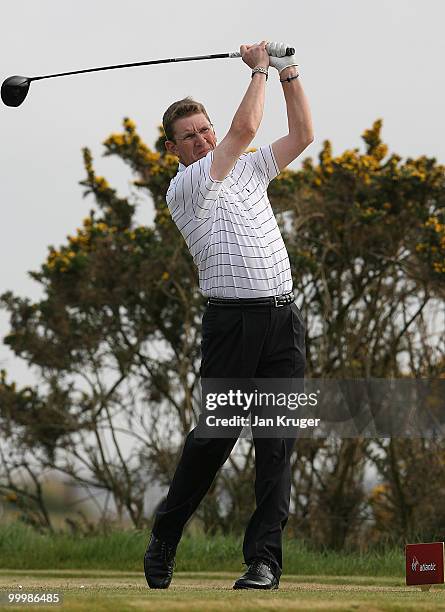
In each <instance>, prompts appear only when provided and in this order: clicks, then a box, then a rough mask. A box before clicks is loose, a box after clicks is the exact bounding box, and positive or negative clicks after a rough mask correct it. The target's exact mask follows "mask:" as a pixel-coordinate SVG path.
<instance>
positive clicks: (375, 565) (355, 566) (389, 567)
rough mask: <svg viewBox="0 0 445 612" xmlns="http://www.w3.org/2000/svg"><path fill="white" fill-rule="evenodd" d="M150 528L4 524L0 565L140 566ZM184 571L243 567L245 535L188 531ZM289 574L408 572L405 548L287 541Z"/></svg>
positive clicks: (182, 550) (181, 561) (181, 560)
mask: <svg viewBox="0 0 445 612" xmlns="http://www.w3.org/2000/svg"><path fill="white" fill-rule="evenodd" d="M148 535H149V534H148V532H144V533H141V532H135V531H121V532H114V533H111V534H110V535H100V536H99V535H96V536H85V537H82V536H72V535H67V534H56V535H41V534H38V533H37V532H36V531H34V530H33V529H31V528H30V527H27V526H25V525H22V524H20V523H10V524H5V525H0V568H4V569H15V570H16V569H18V570H20V569H23V570H25V569H26V570H28V569H67V570H68V569H76V570H78V569H92V570H119V571H130V572H131V571H135V572H139V571H141V567H142V558H143V555H144V551H145V547H146V545H147V540H148ZM176 561H177V570H178V571H181V572H208V571H218V572H240V570H242V568H243V566H242V561H243V557H242V540H241V538H236V537H233V536H225V537H224V536H214V537H204V536H194V537H190V536H185V537H184V538H183V539H182V541H181V543H180V546H179V547H178V554H177V559H176ZM284 571H285V573H286V574H298V575H306V576H311V575H325V576H382V577H384V576H399V577H402V576H404V571H405V569H404V557H403V550H402V549H394V548H393V549H387V550H385V551H382V552H369V553H367V554H363V555H360V554H358V553H354V554H353V553H349V554H348V553H335V552H332V551H326V552H316V551H313V550H310V548H309V547H308V546H305V545H304V544H303V543H301V542H299V541H297V540H285V544H284Z"/></svg>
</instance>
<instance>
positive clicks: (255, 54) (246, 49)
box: [240, 40, 269, 68]
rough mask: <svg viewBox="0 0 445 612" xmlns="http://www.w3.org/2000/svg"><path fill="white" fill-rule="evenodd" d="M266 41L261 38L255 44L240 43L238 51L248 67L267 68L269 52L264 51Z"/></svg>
mask: <svg viewBox="0 0 445 612" xmlns="http://www.w3.org/2000/svg"><path fill="white" fill-rule="evenodd" d="M266 44H267V41H266V40H263V41H261V42H260V43H258V44H256V45H241V47H240V53H241V57H242V58H243V62H244V63H245V64H247V65H248V66H249V67H250V68H255V67H256V66H262V67H263V68H269V54H268V52H267V51H266Z"/></svg>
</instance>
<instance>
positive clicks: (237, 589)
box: [233, 584, 278, 591]
mask: <svg viewBox="0 0 445 612" xmlns="http://www.w3.org/2000/svg"><path fill="white" fill-rule="evenodd" d="M233 588H234V589H235V591H249V590H251V589H253V590H254V591H255V590H260V591H273V590H275V589H278V584H276V585H274V586H272V587H268V586H237V585H235V584H234V585H233Z"/></svg>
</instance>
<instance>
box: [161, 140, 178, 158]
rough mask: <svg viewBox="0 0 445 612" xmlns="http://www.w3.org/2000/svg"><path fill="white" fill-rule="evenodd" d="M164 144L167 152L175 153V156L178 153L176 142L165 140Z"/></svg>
mask: <svg viewBox="0 0 445 612" xmlns="http://www.w3.org/2000/svg"><path fill="white" fill-rule="evenodd" d="M164 144H165V148H166V149H167V151H168V152H169V153H173V155H176V156H177V155H178V153H177V147H176V143H175V142H173V140H166V141H165V143H164Z"/></svg>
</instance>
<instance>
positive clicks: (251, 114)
mask: <svg viewBox="0 0 445 612" xmlns="http://www.w3.org/2000/svg"><path fill="white" fill-rule="evenodd" d="M240 52H241V57H242V58H243V61H244V62H245V63H246V64H247V65H248V66H249V67H250V68H255V67H256V66H262V67H263V68H266V69H267V68H268V67H269V54H268V53H267V51H266V41H263V42H261V43H259V44H257V45H250V46H248V45H242V46H241V47H240ZM265 89H266V75H265V74H262V73H261V72H257V73H255V74H254V76H253V77H252V79H251V82H250V84H249V87H248V88H247V91H246V93H245V95H244V98H243V99H242V101H241V104H240V106H239V108H238V110H237V111H236V113H235V116H234V117H233V120H232V124H231V126H230V129H229V131H228V132H227V135H226V136H225V137H224V138H223V140H222V141H221V143H220V144H219V145H217V147H215V150H214V152H213V163H212V166H211V168H210V175H211V177H212V178H213V179H215V180H217V181H222V180H223V179H224V178H225V177H226V176H227V175H228V174H229V172H230V171H231V170H232V168H233V166H234V165H235V162H236V160H237V159H238V158H239V156H240V155H242V153H244V151H245V150H246V148H247V147H248V146H249V144H250V143H251V142H252V140H253V139H254V137H255V134H256V132H257V130H258V128H259V126H260V123H261V119H262V118H263V110H264V97H265Z"/></svg>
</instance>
